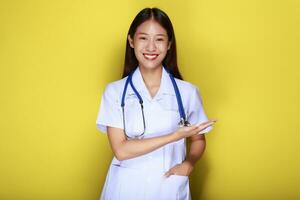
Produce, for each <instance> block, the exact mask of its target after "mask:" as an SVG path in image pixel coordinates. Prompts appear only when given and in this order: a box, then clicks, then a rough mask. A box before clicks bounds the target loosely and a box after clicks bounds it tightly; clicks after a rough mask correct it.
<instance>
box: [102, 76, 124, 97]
mask: <svg viewBox="0 0 300 200" xmlns="http://www.w3.org/2000/svg"><path fill="white" fill-rule="evenodd" d="M126 79H127V77H125V78H122V79H120V80H116V81H113V82H110V83H108V84H107V85H106V86H105V89H104V93H103V95H105V96H111V97H115V98H118V97H119V95H120V94H121V92H122V91H123V89H124V85H125V82H126Z"/></svg>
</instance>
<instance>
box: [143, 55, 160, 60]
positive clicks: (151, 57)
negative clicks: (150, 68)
mask: <svg viewBox="0 0 300 200" xmlns="http://www.w3.org/2000/svg"><path fill="white" fill-rule="evenodd" d="M144 56H145V57H146V58H149V59H153V58H155V57H157V56H158V55H157V54H154V55H151V54H144Z"/></svg>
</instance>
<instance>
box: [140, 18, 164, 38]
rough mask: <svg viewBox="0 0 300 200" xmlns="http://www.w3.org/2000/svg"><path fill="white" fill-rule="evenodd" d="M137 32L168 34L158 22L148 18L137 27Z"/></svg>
mask: <svg viewBox="0 0 300 200" xmlns="http://www.w3.org/2000/svg"><path fill="white" fill-rule="evenodd" d="M136 34H137V35H139V34H144V35H162V36H167V31H166V30H165V29H164V28H163V27H162V26H161V25H160V24H159V23H158V22H156V21H154V20H147V21H145V22H143V23H142V24H140V25H139V26H138V27H137V29H136Z"/></svg>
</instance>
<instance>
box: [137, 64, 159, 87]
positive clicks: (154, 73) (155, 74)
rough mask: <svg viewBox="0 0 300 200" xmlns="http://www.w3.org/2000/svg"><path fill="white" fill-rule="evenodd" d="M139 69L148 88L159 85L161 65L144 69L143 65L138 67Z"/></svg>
mask: <svg viewBox="0 0 300 200" xmlns="http://www.w3.org/2000/svg"><path fill="white" fill-rule="evenodd" d="M140 71H141V74H142V77H143V80H144V82H145V85H146V86H147V87H148V88H151V87H158V86H159V85H160V81H161V76H162V66H161V67H156V68H155V69H145V68H143V67H140Z"/></svg>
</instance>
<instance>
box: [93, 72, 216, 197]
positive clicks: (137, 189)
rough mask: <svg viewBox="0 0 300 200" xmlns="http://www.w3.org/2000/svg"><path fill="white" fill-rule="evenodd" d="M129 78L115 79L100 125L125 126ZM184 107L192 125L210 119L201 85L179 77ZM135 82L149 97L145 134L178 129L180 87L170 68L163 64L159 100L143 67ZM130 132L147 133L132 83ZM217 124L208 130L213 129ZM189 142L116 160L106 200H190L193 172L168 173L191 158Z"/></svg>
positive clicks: (128, 115) (101, 127)
mask: <svg viewBox="0 0 300 200" xmlns="http://www.w3.org/2000/svg"><path fill="white" fill-rule="evenodd" d="M126 78H127V77H125V78H123V79H121V80H118V81H115V82H112V83H110V84H108V85H107V87H106V88H105V91H104V94H103V96H102V100H101V105H100V109H99V112H98V116H97V120H96V124H97V128H98V129H99V130H100V131H101V132H103V133H107V126H111V127H117V128H121V129H123V117H122V109H121V99H122V93H123V89H124V85H125V81H126ZM175 80H176V83H177V85H178V88H179V91H180V94H181V97H182V102H183V106H184V109H185V112H186V114H187V116H188V121H189V122H190V123H191V124H196V123H199V122H205V121H207V120H208V119H207V116H206V114H205V112H204V109H203V107H202V99H201V96H200V93H199V90H198V89H197V87H195V86H194V85H193V84H191V83H188V82H186V81H183V80H179V79H175ZM132 81H133V84H134V86H135V87H136V89H137V91H138V92H139V94H140V95H141V97H142V98H143V101H144V115H145V122H146V130H145V138H149V137H156V136H161V135H165V134H169V133H172V132H174V131H175V130H176V129H177V128H178V122H179V119H180V115H179V111H178V106H177V101H176V96H175V92H174V88H173V85H172V82H171V80H170V77H169V75H168V72H167V71H166V70H165V69H164V68H163V72H162V78H161V85H160V88H159V90H158V92H157V94H156V95H155V97H154V98H152V97H151V96H150V93H149V92H148V90H147V88H146V86H145V83H144V81H143V78H142V75H141V72H140V70H139V68H137V69H136V70H135V72H134V74H133V76H132ZM125 121H126V133H127V134H128V135H130V136H133V135H135V134H140V133H142V131H143V121H142V113H141V109H140V104H139V101H138V98H137V97H136V95H135V93H134V91H133V90H132V88H131V87H130V85H128V88H127V93H126V97H125ZM212 128H213V127H212V126H210V127H208V128H206V129H205V130H203V131H202V132H201V134H204V133H208V132H209V131H210V130H211V129H212ZM185 155H186V140H185V139H181V140H179V141H176V142H173V143H169V144H167V145H165V146H163V147H161V148H159V149H156V150H154V151H152V152H150V153H148V154H145V155H142V156H139V157H135V158H131V159H127V160H123V161H119V160H117V159H116V157H114V158H113V160H112V162H111V165H110V168H109V170H108V174H107V177H106V181H105V184H104V187H103V191H102V194H101V200H108V199H109V200H123V199H124V200H127V199H131V200H135V199H136V200H170V199H172V200H176V199H178V200H189V199H191V197H190V189H189V178H188V176H179V175H171V176H170V177H168V178H164V177H163V175H164V173H165V172H167V171H168V170H169V169H170V168H172V167H173V166H175V165H176V164H180V163H182V162H183V160H184V159H185Z"/></svg>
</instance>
